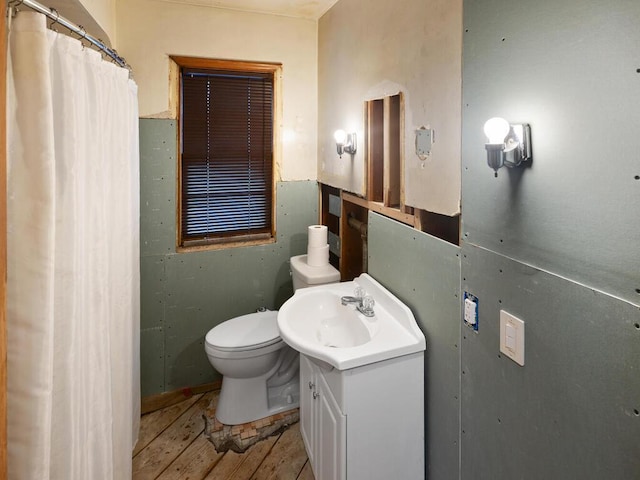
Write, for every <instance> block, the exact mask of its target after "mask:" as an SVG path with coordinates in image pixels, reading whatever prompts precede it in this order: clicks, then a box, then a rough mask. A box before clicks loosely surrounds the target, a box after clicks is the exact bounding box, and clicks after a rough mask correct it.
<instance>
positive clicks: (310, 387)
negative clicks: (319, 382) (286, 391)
mask: <svg viewBox="0 0 640 480" xmlns="http://www.w3.org/2000/svg"><path fill="white" fill-rule="evenodd" d="M315 386H316V384H315V383H311V382H309V390H313V388H314V387H315Z"/></svg>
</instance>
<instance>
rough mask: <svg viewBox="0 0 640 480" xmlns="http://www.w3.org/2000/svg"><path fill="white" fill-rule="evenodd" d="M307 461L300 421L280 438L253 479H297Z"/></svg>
mask: <svg viewBox="0 0 640 480" xmlns="http://www.w3.org/2000/svg"><path fill="white" fill-rule="evenodd" d="M306 461H307V452H306V451H305V449H304V445H303V442H302V435H300V423H296V424H295V425H291V427H289V428H288V429H287V430H285V431H284V433H283V434H282V435H281V436H280V438H279V439H278V442H277V443H276V444H275V445H274V447H273V449H272V450H271V452H270V453H269V455H268V456H267V458H265V460H264V462H262V465H260V469H259V470H258V471H257V472H256V473H255V474H254V475H253V476H252V477H251V480H276V479H278V480H295V479H296V478H298V475H299V474H300V472H301V471H302V467H304V464H305V462H306Z"/></svg>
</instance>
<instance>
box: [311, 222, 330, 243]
mask: <svg viewBox="0 0 640 480" xmlns="http://www.w3.org/2000/svg"><path fill="white" fill-rule="evenodd" d="M307 230H308V241H307V248H313V247H324V246H325V245H326V244H327V227H326V225H311V226H309V228H308V229H307Z"/></svg>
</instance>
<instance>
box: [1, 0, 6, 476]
mask: <svg viewBox="0 0 640 480" xmlns="http://www.w3.org/2000/svg"><path fill="white" fill-rule="evenodd" d="M6 13H7V2H2V8H1V10H0V39H1V40H0V41H1V45H0V198H2V200H1V201H0V480H6V478H7V318H6V306H7V298H6V294H7V153H6V152H7V138H6V133H7V125H6V117H7V113H6V112H7V103H6V102H7V84H6V81H7V73H6V72H7V24H6V21H7V15H6Z"/></svg>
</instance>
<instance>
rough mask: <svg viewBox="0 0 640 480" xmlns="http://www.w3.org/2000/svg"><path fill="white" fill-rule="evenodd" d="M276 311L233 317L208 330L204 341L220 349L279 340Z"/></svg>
mask: <svg viewBox="0 0 640 480" xmlns="http://www.w3.org/2000/svg"><path fill="white" fill-rule="evenodd" d="M277 319H278V312H277V311H266V312H258V313H250V314H248V315H242V316H241V317H235V318H232V319H231V320H227V321H226V322H222V323H221V324H220V325H218V326H216V327H214V328H212V329H211V330H209V333H207V336H206V342H207V343H208V344H209V345H212V346H214V347H216V348H220V349H233V350H246V349H250V348H260V347H265V346H267V345H272V344H274V343H276V342H279V341H280V331H279V330H278V321H277Z"/></svg>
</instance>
